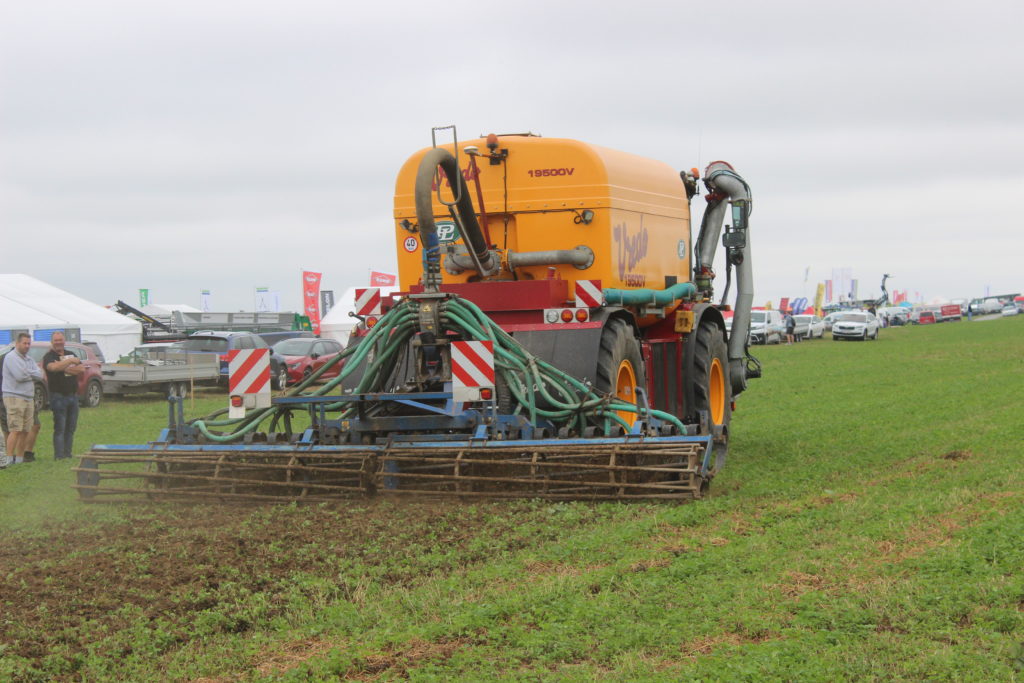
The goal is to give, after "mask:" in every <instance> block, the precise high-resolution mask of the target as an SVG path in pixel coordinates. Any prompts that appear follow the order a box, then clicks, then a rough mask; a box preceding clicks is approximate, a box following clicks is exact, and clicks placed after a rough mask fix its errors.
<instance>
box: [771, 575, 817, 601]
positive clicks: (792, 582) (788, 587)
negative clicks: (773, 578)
mask: <svg viewBox="0 0 1024 683" xmlns="http://www.w3.org/2000/svg"><path fill="white" fill-rule="evenodd" d="M778 588H779V591H780V592H781V593H782V594H783V595H788V596H789V597H791V598H795V597H799V596H801V595H803V594H804V593H809V592H811V591H823V590H824V591H827V590H829V589H830V586H829V584H828V582H827V580H826V579H825V577H823V576H819V575H818V574H807V573H805V572H797V571H789V572H786V573H785V575H784V576H783V582H782V583H780V584H779V586H778Z"/></svg>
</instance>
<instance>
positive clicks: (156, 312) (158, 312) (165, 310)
mask: <svg viewBox="0 0 1024 683" xmlns="http://www.w3.org/2000/svg"><path fill="white" fill-rule="evenodd" d="M175 311H181V312H182V313H202V311H200V310H199V309H198V308H196V307H195V306H189V305H188V304H146V305H145V306H143V307H142V312H143V313H145V314H146V315H152V316H163V317H167V318H169V317H170V316H171V314H172V313H174V312H175Z"/></svg>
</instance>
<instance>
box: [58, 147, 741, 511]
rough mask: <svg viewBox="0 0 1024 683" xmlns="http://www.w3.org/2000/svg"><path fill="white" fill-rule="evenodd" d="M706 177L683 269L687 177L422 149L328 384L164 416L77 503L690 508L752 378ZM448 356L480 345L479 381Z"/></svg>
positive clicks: (578, 154)
mask: <svg viewBox="0 0 1024 683" xmlns="http://www.w3.org/2000/svg"><path fill="white" fill-rule="evenodd" d="M439 130H450V131H451V133H452V136H453V138H454V137H455V131H454V127H448V128H446V129H434V133H435V134H436V132H437V131H439ZM482 149H486V150H487V151H486V152H483V151H481V150H482ZM460 156H462V157H463V159H464V162H465V163H463V162H462V161H460ZM704 176H705V177H704V184H705V186H706V188H707V194H706V199H707V201H708V207H707V210H706V211H705V213H704V220H703V223H702V225H701V229H700V233H699V236H698V239H697V241H696V244H694V245H693V246H692V250H691V241H690V219H689V216H690V211H689V208H690V201H691V199H692V198H693V197H694V196H695V195H696V194H697V181H698V175H697V172H696V169H694V170H693V171H692V172H684V173H681V174H679V173H676V172H675V171H673V170H672V169H671V168H669V167H667V166H665V165H664V164H661V163H659V162H655V161H651V160H648V159H642V158H640V157H635V156H632V155H628V154H624V153H622V152H616V151H613V150H609V149H604V148H600V147H596V146H593V145H587V144H585V143H581V142H577V141H574V140H562V139H544V138H540V137H539V136H535V135H532V134H522V135H507V136H496V135H489V136H487V137H486V138H482V139H480V140H475V141H473V142H472V143H471V144H469V145H468V146H466V147H465V148H464V149H463V150H462V154H461V155H460V151H459V146H458V141H457V139H456V140H455V141H454V142H453V143H452V144H448V145H440V146H439V145H437V143H436V138H435V144H434V146H432V147H430V148H427V149H424V150H421V151H420V152H418V153H417V154H415V155H413V156H412V157H411V158H410V159H409V161H408V162H406V164H405V166H404V167H403V168H402V170H401V172H400V173H399V176H398V181H397V184H396V194H395V228H394V230H395V237H396V246H397V253H398V262H399V276H400V289H401V293H400V294H396V295H393V296H390V297H385V298H384V299H383V306H382V310H381V314H380V315H379V316H371V317H367V318H365V319H363V320H362V321H361V324H360V326H359V327H358V328H357V330H356V332H355V333H354V335H353V340H352V341H351V342H350V344H349V346H348V348H347V349H346V351H345V352H344V354H342V355H341V356H340V357H339V358H337V359H336V360H335V361H334V363H343V364H344V365H343V367H342V369H341V372H340V374H339V376H338V377H337V378H335V379H332V380H331V381H329V382H327V383H325V384H319V382H318V380H319V378H320V376H321V375H323V374H324V373H325V372H327V371H328V369H329V368H330V367H331V366H330V365H328V366H325V367H323V368H321V369H320V370H319V371H318V372H316V373H314V374H313V375H312V376H311V377H309V378H308V379H306V380H304V381H303V382H301V383H300V384H298V385H296V386H295V387H293V388H291V389H290V390H289V391H288V392H287V393H286V394H285V395H283V396H281V397H277V398H274V399H273V403H272V405H271V407H269V408H265V409H260V410H255V411H252V412H249V413H247V414H246V416H245V417H244V418H240V419H225V417H224V413H225V412H227V411H226V410H225V411H219V412H218V413H215V414H213V415H209V416H207V417H205V418H202V419H195V420H190V421H186V420H185V419H184V416H183V408H182V401H181V399H171V402H170V404H169V426H168V428H167V429H165V430H164V431H163V432H162V433H161V435H160V438H159V439H158V440H156V441H154V442H151V443H148V444H144V445H101V446H95V447H94V448H93V450H92V451H90V452H89V453H87V454H85V455H84V456H82V461H81V463H80V465H79V467H77V468H76V472H77V475H78V483H77V488H78V490H79V493H80V495H81V497H82V498H83V499H85V500H91V501H95V500H106V499H110V498H117V497H125V496H145V497H154V498H184V497H189V498H213V499H219V500H231V499H250V500H275V501H276V500H302V501H326V500H333V499H337V498H339V497H344V496H361V495H373V494H394V495H397V494H421V495H445V496H464V497H490V498H502V497H537V498H550V499H562V500H577V499H681V498H693V497H700V496H701V495H702V494H703V492H704V491H705V490H706V489H707V486H708V484H709V482H710V481H711V479H712V477H713V476H714V475H715V473H716V472H717V471H718V470H719V468H720V467H721V466H722V464H723V463H724V459H725V453H726V449H727V445H728V439H729V427H730V423H731V418H732V410H733V408H734V399H735V397H736V396H737V395H738V394H740V393H741V392H742V391H743V390H744V389H745V388H746V383H747V379H748V378H751V377H757V376H759V375H760V368H759V365H758V364H757V361H756V360H755V359H753V358H752V357H751V356H750V355H749V353H748V351H747V343H746V342H747V331H748V328H749V321H750V305H751V301H752V299H753V291H752V288H751V281H752V275H751V272H752V271H751V259H750V244H749V238H748V235H747V231H748V223H749V215H750V211H751V196H750V190H749V187H748V186H747V184H746V182H745V181H744V180H743V179H742V178H741V177H740V176H739V175H738V174H736V172H735V171H734V170H733V169H732V167H730V166H729V165H728V164H726V163H725V162H714V163H712V164H711V165H710V166H708V168H707V170H706V171H705V174H704ZM471 187H472V190H471V189H470V188H471ZM474 197H475V200H476V203H475V205H474V201H473V198H474ZM729 207H731V215H732V225H731V226H726V229H725V233H724V234H722V223H723V217H724V215H725V213H726V210H727V208H729ZM719 236H721V237H722V242H723V245H724V246H725V249H726V268H727V271H728V272H727V276H728V277H727V282H726V287H725V293H724V295H723V296H722V299H721V302H720V303H718V304H716V303H714V302H713V301H712V297H713V294H714V292H713V288H712V283H713V280H714V278H715V274H714V272H712V270H711V263H712V260H713V258H714V253H715V248H716V246H717V242H718V239H719ZM733 269H735V271H736V280H737V294H736V300H735V308H734V320H733V326H732V332H733V335H732V337H731V338H729V337H727V335H726V329H725V325H724V320H723V315H722V311H726V310H729V308H730V306H728V305H726V304H725V301H726V299H727V295H728V290H729V286H730V284H731V280H732V271H733ZM462 342H483V343H482V344H475V345H469V347H470V348H473V349H478V350H481V357H480V358H478V359H477V360H478V361H479V363H480V367H478V368H476V369H474V368H473V367H472V366H471V365H470V366H467V363H468V361H467V359H466V357H465V356H464V355H463V354H464V350H465V348H467V347H466V346H463V345H462V344H461V343H462ZM488 355H489V356H490V357H491V361H490V363H488V362H487V358H486V357H487V356H488ZM491 372H493V380H490V379H489V376H490V374H491ZM467 373H468V374H467ZM480 377H483V380H481V379H480ZM297 425H302V426H301V427H299V426H297Z"/></svg>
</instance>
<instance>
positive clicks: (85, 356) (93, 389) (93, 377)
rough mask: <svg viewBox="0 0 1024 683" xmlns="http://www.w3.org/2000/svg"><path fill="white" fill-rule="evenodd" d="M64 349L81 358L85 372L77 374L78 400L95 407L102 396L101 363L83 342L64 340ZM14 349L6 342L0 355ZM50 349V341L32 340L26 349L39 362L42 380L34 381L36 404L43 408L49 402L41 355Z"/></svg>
mask: <svg viewBox="0 0 1024 683" xmlns="http://www.w3.org/2000/svg"><path fill="white" fill-rule="evenodd" d="M64 349H65V351H67V352H68V353H73V354H75V355H76V356H78V357H79V358H80V359H81V360H82V365H83V366H84V367H85V372H83V373H82V374H81V375H79V376H78V402H79V403H80V404H81V405H83V406H85V407H86V408H95V407H96V406H98V405H99V404H100V400H101V399H102V398H103V374H102V372H101V371H100V366H101V365H102V363H101V362H100V359H99V358H97V357H96V354H95V353H93V350H92V349H91V348H90V347H88V346H86V345H85V344H79V343H78V342H65V343H64ZM13 350H14V345H13V344H8V345H7V346H6V347H5V348H3V349H2V350H0V356H5V355H7V354H8V353H10V352H11V351H13ZM49 350H50V342H32V346H30V347H29V349H28V355H29V356H31V357H32V359H33V360H34V361H35V362H37V363H39V369H40V370H43V381H42V382H37V383H36V406H37V407H38V408H45V407H46V406H48V405H49V404H50V395H49V392H48V390H47V387H46V371H45V369H44V368H43V356H45V355H46V352H47V351H49Z"/></svg>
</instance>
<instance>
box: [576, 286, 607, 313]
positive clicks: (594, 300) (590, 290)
mask: <svg viewBox="0 0 1024 683" xmlns="http://www.w3.org/2000/svg"><path fill="white" fill-rule="evenodd" d="M603 305H604V291H603V290H602V289H601V281H600V280H577V281H576V307H577V308H598V307H600V306H603Z"/></svg>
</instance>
